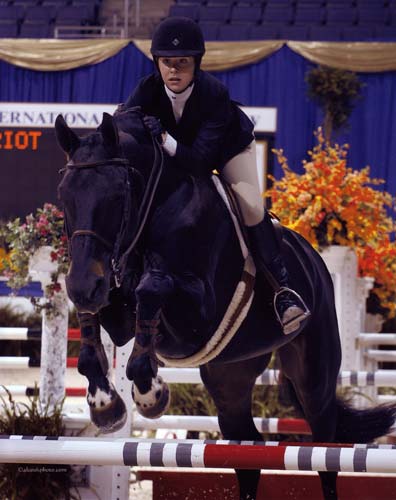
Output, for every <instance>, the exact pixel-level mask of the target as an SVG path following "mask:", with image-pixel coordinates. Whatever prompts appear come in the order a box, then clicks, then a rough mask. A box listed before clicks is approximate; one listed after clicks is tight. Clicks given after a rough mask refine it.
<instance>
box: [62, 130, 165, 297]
mask: <svg viewBox="0 0 396 500" xmlns="http://www.w3.org/2000/svg"><path fill="white" fill-rule="evenodd" d="M152 141H153V146H154V160H153V166H152V169H151V172H150V176H149V179H148V181H147V183H146V184H145V187H144V192H143V196H142V200H141V203H140V207H139V211H138V216H137V224H136V230H135V232H134V234H133V237H132V241H131V243H130V244H129V246H128V247H127V248H126V250H125V251H124V252H122V253H121V245H122V242H123V241H124V239H125V236H127V234H126V232H127V228H128V226H129V221H130V217H131V199H130V195H129V193H130V182H129V172H132V173H134V174H135V175H137V176H139V177H140V178H142V177H143V176H142V174H141V173H140V172H139V171H138V170H136V169H135V168H133V167H132V165H131V163H130V161H129V160H128V159H127V158H109V159H106V160H99V161H94V162H81V163H74V162H73V161H69V162H67V163H66V165H65V167H64V168H62V169H61V170H60V171H59V172H60V173H63V172H65V171H66V170H77V169H87V168H96V167H103V166H110V165H114V166H121V167H125V168H126V169H127V182H126V185H125V197H124V209H123V216H122V220H121V226H120V229H119V231H118V233H117V236H116V240H115V242H114V243H112V242H110V241H108V240H107V239H106V238H104V237H103V236H101V235H100V234H98V233H97V232H96V231H93V230H91V229H76V230H75V231H73V233H72V235H71V236H70V232H69V230H68V227H69V226H68V223H67V219H66V212H65V211H64V219H65V228H66V236H67V239H68V242H69V254H70V256H71V250H72V243H73V239H74V238H76V237H78V236H91V237H92V238H95V239H96V240H98V241H99V242H100V243H102V245H103V246H105V247H106V248H107V249H109V250H111V251H112V255H111V259H110V262H111V269H112V272H113V276H114V282H115V286H116V287H117V288H119V287H120V286H121V285H122V281H123V279H124V277H125V272H126V267H127V263H128V258H129V256H130V255H131V253H132V252H133V250H134V249H135V248H136V245H137V244H138V241H139V238H140V236H141V234H142V232H143V229H144V226H145V224H146V222H147V217H148V215H149V213H150V209H151V207H152V204H153V200H154V196H155V193H156V191H157V187H158V183H159V180H160V178H161V174H162V170H163V164H164V154H163V151H162V147H161V145H160V144H159V142H158V140H157V139H155V138H154V137H152Z"/></svg>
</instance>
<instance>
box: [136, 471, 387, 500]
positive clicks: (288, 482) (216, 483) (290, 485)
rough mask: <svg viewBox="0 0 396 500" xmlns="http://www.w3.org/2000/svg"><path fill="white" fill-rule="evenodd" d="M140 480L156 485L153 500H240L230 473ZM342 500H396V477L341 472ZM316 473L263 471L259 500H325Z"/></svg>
mask: <svg viewBox="0 0 396 500" xmlns="http://www.w3.org/2000/svg"><path fill="white" fill-rule="evenodd" d="M137 479H138V480H140V481H143V480H149V481H152V482H153V500H239V496H238V485H237V481H236V476H235V474H234V473H233V472H230V471H221V472H220V471H207V470H204V471H202V472H201V471H190V470H188V471H180V470H167V469H152V468H151V469H143V470H138V471H137ZM338 494H339V497H338V498H339V500H351V499H358V500H379V499H381V500H396V475H395V474H375V475H374V474H367V473H366V474H356V473H349V474H348V473H340V475H339V478H338ZM322 498H323V496H322V490H321V487H320V479H319V476H318V474H317V473H315V472H299V473H289V472H283V471H279V472H273V471H268V472H262V474H261V480H260V484H259V489H258V496H257V499H256V500H322Z"/></svg>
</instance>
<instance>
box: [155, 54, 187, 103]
mask: <svg viewBox="0 0 396 500" xmlns="http://www.w3.org/2000/svg"><path fill="white" fill-rule="evenodd" d="M158 67H159V70H160V73H161V76H162V79H163V81H164V83H165V85H166V86H167V87H168V89H170V90H172V92H175V93H176V94H177V93H179V92H183V90H185V89H186V88H187V87H188V86H189V85H190V83H191V82H192V80H193V78H194V68H195V61H194V58H193V57H192V56H188V57H187V56H186V57H159V58H158Z"/></svg>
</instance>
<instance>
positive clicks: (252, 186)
mask: <svg viewBox="0 0 396 500" xmlns="http://www.w3.org/2000/svg"><path fill="white" fill-rule="evenodd" d="M221 175H222V177H223V178H224V179H225V180H226V182H228V184H230V186H231V188H232V190H233V191H234V193H235V195H236V197H237V200H238V203H239V207H240V209H241V212H242V217H243V220H244V223H245V224H246V226H255V225H256V224H259V223H260V222H261V221H262V220H263V218H264V200H263V196H262V193H261V192H260V186H259V180H258V173H257V159H256V141H254V140H253V141H252V142H251V143H250V144H249V146H248V147H247V148H246V149H244V150H243V151H242V152H241V153H239V154H238V155H236V156H234V157H233V158H231V160H230V161H229V162H228V163H226V165H225V166H224V168H223V170H222V172H221Z"/></svg>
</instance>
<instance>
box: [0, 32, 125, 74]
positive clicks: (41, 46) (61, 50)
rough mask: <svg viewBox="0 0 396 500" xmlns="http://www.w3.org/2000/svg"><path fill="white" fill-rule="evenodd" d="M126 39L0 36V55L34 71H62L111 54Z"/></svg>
mask: <svg viewBox="0 0 396 500" xmlns="http://www.w3.org/2000/svg"><path fill="white" fill-rule="evenodd" d="M128 43H130V40H126V39H124V40H122V39H116V40H103V39H94V40H58V39H50V38H49V39H40V40H32V39H29V40H27V39H23V38H20V39H18V38H17V39H15V38H0V59H2V60H3V61H6V62H8V63H10V64H14V65H15V66H21V67H22V68H28V69H34V70H38V71H62V70H69V69H74V68H78V67H80V66H86V65H88V64H97V63H100V62H102V61H104V60H105V59H108V58H109V57H112V56H114V55H115V54H117V53H118V52H119V51H120V50H122V49H123V48H124V47H126V46H127V45H128Z"/></svg>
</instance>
